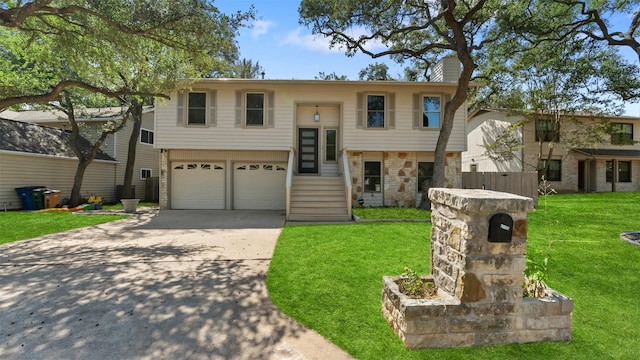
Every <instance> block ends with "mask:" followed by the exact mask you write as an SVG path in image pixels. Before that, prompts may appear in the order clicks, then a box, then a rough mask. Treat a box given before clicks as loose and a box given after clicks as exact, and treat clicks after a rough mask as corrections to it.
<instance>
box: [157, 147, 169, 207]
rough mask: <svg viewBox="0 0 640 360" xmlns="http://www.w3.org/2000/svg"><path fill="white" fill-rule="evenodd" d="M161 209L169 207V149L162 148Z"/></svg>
mask: <svg viewBox="0 0 640 360" xmlns="http://www.w3.org/2000/svg"><path fill="white" fill-rule="evenodd" d="M159 205H160V209H161V210H165V209H168V208H169V150H167V149H160V199H159Z"/></svg>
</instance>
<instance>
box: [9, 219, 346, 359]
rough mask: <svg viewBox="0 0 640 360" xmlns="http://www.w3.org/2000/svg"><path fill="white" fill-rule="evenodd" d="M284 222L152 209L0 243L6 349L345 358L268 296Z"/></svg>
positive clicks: (33, 353)
mask: <svg viewBox="0 0 640 360" xmlns="http://www.w3.org/2000/svg"><path fill="white" fill-rule="evenodd" d="M283 224H284V215H283V214H282V212H264V211H261V212H252V211H177V210H176V211H172V210H163V211H162V212H157V211H150V212H146V213H142V214H138V215H136V216H135V217H132V218H131V219H127V220H122V221H117V222H112V223H109V224H103V225H99V226H94V227H90V228H86V229H80V230H74V231H69V232H65V233H59V234H53V235H48V236H44V237H40V238H37V239H32V240H27V241H21V242H17V243H12V244H9V245H5V246H0V358H3V359H7V358H9V359H341V358H342V359H347V358H349V357H348V355H347V354H346V353H344V352H343V351H342V350H340V349H338V348H337V347H335V346H334V345H333V344H331V343H329V342H328V341H326V340H325V339H324V338H322V337H321V336H320V335H318V334H317V333H315V332H313V331H311V330H308V329H306V328H304V327H303V326H301V325H299V324H297V323H296V322H294V321H292V320H291V319H289V318H288V317H286V316H285V315H283V314H282V313H280V312H279V311H278V310H277V309H276V308H275V306H274V305H273V304H272V303H271V300H270V299H269V297H268V294H267V291H266V286H265V278H266V274H267V269H268V266H269V261H270V259H271V256H272V254H273V249H274V247H275V243H276V240H277V238H278V235H279V234H280V230H281V228H282V225H283ZM16 226H19V224H16Z"/></svg>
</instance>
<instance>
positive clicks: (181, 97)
mask: <svg viewBox="0 0 640 360" xmlns="http://www.w3.org/2000/svg"><path fill="white" fill-rule="evenodd" d="M187 94H188V93H187V92H186V91H178V93H177V94H176V97H177V99H176V100H177V101H178V113H177V114H176V124H177V125H184V98H185V97H186V96H187Z"/></svg>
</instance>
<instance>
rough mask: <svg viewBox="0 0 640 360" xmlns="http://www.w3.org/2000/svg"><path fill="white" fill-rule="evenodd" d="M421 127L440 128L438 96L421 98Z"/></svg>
mask: <svg viewBox="0 0 640 360" xmlns="http://www.w3.org/2000/svg"><path fill="white" fill-rule="evenodd" d="M422 126H423V127H426V128H439V127H440V97H439V96H424V97H423V98H422Z"/></svg>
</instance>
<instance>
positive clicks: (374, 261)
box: [267, 193, 640, 359]
mask: <svg viewBox="0 0 640 360" xmlns="http://www.w3.org/2000/svg"><path fill="white" fill-rule="evenodd" d="M639 205H640V193H611V194H586V195H584V194H582V195H553V196H550V197H549V199H548V204H547V209H546V211H545V210H544V202H543V198H541V201H540V205H539V206H538V209H537V210H536V211H534V212H532V213H530V214H529V234H528V237H529V238H528V245H529V253H531V254H533V253H536V252H537V251H541V250H543V249H545V248H546V247H547V245H548V239H552V240H553V242H552V246H551V249H550V254H549V255H550V260H549V269H550V273H549V277H550V279H549V285H550V286H551V287H552V288H554V289H556V290H558V291H560V292H562V293H564V294H566V295H568V296H570V297H572V298H573V299H574V301H575V309H574V312H573V340H572V341H571V342H562V343H536V344H519V345H505V346H484V347H474V348H462V349H426V350H411V351H409V350H406V349H405V348H404V345H403V344H402V342H401V341H400V339H399V338H398V337H397V336H396V335H395V333H394V332H393V331H392V330H391V328H390V327H389V325H388V324H387V323H386V321H385V320H384V318H383V317H382V315H381V311H380V308H381V303H380V292H381V290H382V280H381V277H382V276H383V275H397V274H400V273H401V272H402V271H403V267H404V266H409V267H410V268H412V269H413V270H415V271H416V272H418V273H424V274H427V273H428V272H429V251H430V250H429V232H430V224H429V223H372V224H357V225H316V226H287V227H285V228H284V229H283V232H282V235H281V237H280V239H279V241H278V244H277V247H276V250H275V254H274V257H273V260H272V262H271V267H270V269H269V275H268V277H267V286H268V289H269V294H270V296H271V298H272V299H273V301H274V303H275V304H276V305H277V306H278V307H279V308H280V309H281V310H283V311H284V312H285V313H286V314H288V315H290V316H291V317H293V318H295V319H297V320H298V321H300V322H301V323H303V324H305V325H306V326H308V327H311V328H313V329H315V330H316V331H318V332H319V333H320V334H322V335H323V336H325V337H326V338H327V339H329V340H330V341H332V342H334V343H335V344H336V345H338V346H340V347H341V348H343V349H345V350H346V351H347V352H349V353H350V354H351V355H352V356H354V357H355V358H358V359H510V358H519V359H540V358H547V359H636V358H638V354H640V336H638V334H640V286H639V285H638V284H639V283H638V276H639V275H638V274H640V247H638V246H635V245H632V244H629V243H627V242H624V241H622V240H620V239H619V234H620V233H621V232H625V231H635V230H640V219H639V217H638V206H639ZM547 221H548V227H547V226H546V225H545V224H546V223H547ZM547 229H548V234H547Z"/></svg>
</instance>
